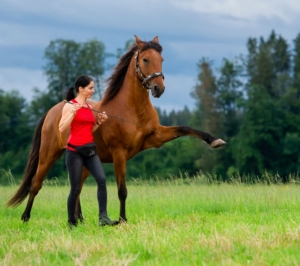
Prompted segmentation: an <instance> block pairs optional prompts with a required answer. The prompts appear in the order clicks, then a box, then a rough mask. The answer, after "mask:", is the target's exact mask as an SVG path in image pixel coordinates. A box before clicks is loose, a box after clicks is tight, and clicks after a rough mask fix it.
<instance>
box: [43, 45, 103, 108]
mask: <svg viewBox="0 0 300 266" xmlns="http://www.w3.org/2000/svg"><path fill="white" fill-rule="evenodd" d="M44 57H45V60H46V64H45V66H44V71H45V74H46V76H47V79H48V96H49V97H50V98H49V101H52V102H53V103H57V102H59V101H61V100H62V99H63V96H64V94H65V91H66V89H67V88H68V87H70V86H72V85H73V84H74V82H75V80H76V78H77V77H78V76H79V75H82V74H87V75H90V76H92V77H93V78H94V79H95V85H96V86H95V89H96V93H97V94H98V97H100V98H101V96H102V91H101V87H100V81H101V78H102V76H103V74H104V71H105V68H104V62H105V58H106V57H107V54H105V46H104V44H103V43H102V42H100V41H97V40H95V39H94V40H90V41H87V42H82V43H80V42H75V41H72V40H63V39H58V40H54V41H51V42H50V44H49V45H48V47H46V49H45V55H44Z"/></svg>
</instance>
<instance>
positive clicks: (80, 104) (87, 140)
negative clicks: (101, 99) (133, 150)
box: [59, 75, 118, 228]
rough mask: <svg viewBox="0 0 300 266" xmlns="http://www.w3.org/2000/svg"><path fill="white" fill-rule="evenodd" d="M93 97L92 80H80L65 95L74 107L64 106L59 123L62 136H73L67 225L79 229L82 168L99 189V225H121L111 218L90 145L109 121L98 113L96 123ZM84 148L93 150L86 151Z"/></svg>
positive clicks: (68, 158)
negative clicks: (91, 176) (89, 101)
mask: <svg viewBox="0 0 300 266" xmlns="http://www.w3.org/2000/svg"><path fill="white" fill-rule="evenodd" d="M93 93H94V81H93V79H92V78H91V77H89V76H86V75H82V76H79V77H78V78H77V79H76V82H75V85H74V86H73V87H71V88H69V90H68V91H67V93H66V100H67V101H68V102H69V103H71V104H65V106H64V108H63V110H62V117H61V119H60V122H59V131H60V132H64V131H65V130H67V129H69V128H70V136H69V139H68V144H67V146H66V165H67V169H68V172H69V178H70V184H71V190H70V194H69V197H68V224H69V226H70V227H71V228H72V226H76V225H77V219H76V217H75V207H76V200H77V197H78V195H79V192H80V184H81V173H82V167H83V166H85V167H86V168H87V169H88V170H89V171H90V173H91V174H92V175H93V176H94V178H95V180H96V182H97V185H98V189H97V198H98V205H99V224H100V225H101V226H105V225H116V224H118V221H112V220H110V219H109V218H108V215H107V210H106V207H107V190H106V178H105V174H104V171H103V167H102V165H101V162H100V159H99V157H98V156H97V155H96V152H95V151H96V149H95V146H94V147H93V145H89V144H94V143H93V141H94V138H93V134H92V133H93V131H95V130H96V129H97V128H98V127H99V126H100V125H101V123H103V122H104V121H105V120H106V119H107V115H106V114H105V112H103V113H98V116H97V121H96V120H95V118H94V115H93V113H92V110H91V107H90V106H89V105H88V104H87V99H88V98H91V97H92V96H93ZM75 94H76V95H75ZM86 144H88V145H86ZM94 145H95V144H94ZM85 146H92V147H88V148H85ZM80 148H81V149H85V150H84V151H88V153H87V154H84V153H81V151H80Z"/></svg>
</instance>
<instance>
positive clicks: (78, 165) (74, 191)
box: [66, 149, 83, 225]
mask: <svg viewBox="0 0 300 266" xmlns="http://www.w3.org/2000/svg"><path fill="white" fill-rule="evenodd" d="M66 165H67V169H68V172H69V179H70V185H71V189H70V194H69V197H68V204H67V205H68V223H69V224H72V225H76V224H77V219H76V217H75V208H76V200H77V197H78V195H79V193H80V184H81V174H82V166H83V158H82V156H81V155H80V154H79V153H78V152H73V151H70V150H68V149H66Z"/></svg>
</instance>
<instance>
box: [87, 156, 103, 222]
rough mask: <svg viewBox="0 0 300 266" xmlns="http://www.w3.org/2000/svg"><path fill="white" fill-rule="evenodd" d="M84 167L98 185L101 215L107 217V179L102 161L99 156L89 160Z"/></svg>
mask: <svg viewBox="0 0 300 266" xmlns="http://www.w3.org/2000/svg"><path fill="white" fill-rule="evenodd" d="M84 166H85V167H86V168H87V169H88V170H89V171H90V172H91V174H92V175H93V177H94V178H95V180H96V183H97V199H98V205H99V215H100V217H101V216H107V210H106V207H107V190H106V178H105V174H104V170H103V167H102V164H101V162H100V159H99V157H98V156H93V157H91V158H87V159H85V161H84Z"/></svg>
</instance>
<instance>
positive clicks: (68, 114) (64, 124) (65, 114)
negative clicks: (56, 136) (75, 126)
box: [59, 103, 81, 133]
mask: <svg viewBox="0 0 300 266" xmlns="http://www.w3.org/2000/svg"><path fill="white" fill-rule="evenodd" d="M80 107H81V106H80V104H78V103H74V104H65V106H64V108H63V110H62V116H61V119H60V121H59V131H60V132H61V133H63V132H64V131H65V130H66V129H68V128H69V127H70V124H71V123H72V120H73V118H74V116H75V114H76V112H77V110H78V109H79V108H80Z"/></svg>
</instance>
